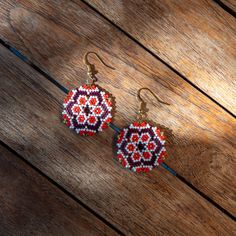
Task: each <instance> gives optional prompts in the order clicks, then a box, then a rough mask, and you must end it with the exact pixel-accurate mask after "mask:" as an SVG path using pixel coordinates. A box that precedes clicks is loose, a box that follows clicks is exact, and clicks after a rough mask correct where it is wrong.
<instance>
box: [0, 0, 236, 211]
mask: <svg viewBox="0 0 236 236" xmlns="http://www.w3.org/2000/svg"><path fill="white" fill-rule="evenodd" d="M20 3H21V4H22V6H20V5H17V6H15V7H12V5H11V4H9V8H8V10H9V12H8V13H3V12H1V18H2V22H7V23H5V26H7V24H10V25H11V27H6V28H3V29H2V30H1V34H2V35H3V36H4V39H5V40H7V41H8V42H10V43H11V44H12V45H18V46H19V47H18V48H19V49H20V50H21V51H22V52H24V54H26V55H27V56H28V57H29V58H30V59H31V60H32V61H33V62H34V63H35V64H36V65H37V66H39V67H40V68H41V69H42V70H44V71H45V72H47V73H48V74H50V75H52V76H53V77H54V78H56V79H57V80H58V81H59V82H61V83H62V84H64V85H65V86H67V87H69V88H72V87H75V86H77V85H79V84H81V83H84V82H85V76H86V71H85V67H84V65H83V63H82V56H83V54H84V53H85V52H86V51H90V50H95V51H99V53H100V54H101V55H102V57H103V58H104V59H105V60H106V61H108V62H109V63H110V64H111V65H115V67H116V71H114V72H113V71H110V70H108V69H106V68H105V69H104V67H102V66H100V64H99V63H97V65H98V68H99V72H100V73H99V75H100V77H102V78H101V79H100V81H99V84H100V85H101V86H102V87H104V88H105V89H107V90H109V91H110V92H111V93H112V94H113V95H114V96H116V105H117V111H118V112H117V113H116V119H115V124H116V125H117V126H119V127H123V126H126V125H128V124H129V123H130V122H132V121H133V120H134V118H135V116H136V114H135V113H136V111H137V101H136V98H135V93H136V91H137V90H138V89H139V88H140V87H151V88H152V89H153V91H154V92H156V93H157V94H158V95H159V96H160V97H161V98H162V99H164V100H166V101H168V102H169V103H171V106H162V107H159V106H158V104H156V103H155V102H153V101H152V102H150V105H149V108H150V113H149V117H150V119H152V120H154V121H157V122H159V123H160V124H161V125H164V126H166V127H169V128H170V129H171V130H172V131H173V137H172V138H171V140H170V146H169V156H170V158H169V159H168V160H167V163H168V164H169V165H170V166H171V167H172V168H173V169H175V170H176V171H177V172H178V173H179V174H180V175H182V176H183V177H184V178H185V179H187V181H189V182H191V183H192V184H193V185H194V186H195V187H196V188H198V189H199V190H200V191H202V192H203V193H205V194H206V195H208V196H209V197H210V198H212V199H213V200H214V201H215V202H217V203H218V204H219V205H221V206H222V207H223V208H225V209H226V210H227V211H229V212H231V213H232V214H236V201H235V195H236V186H235V185H236V176H235V174H234V170H235V158H234V157H235V152H236V150H235V120H234V119H233V118H232V116H230V115H229V114H227V113H226V112H224V111H223V110H222V109H221V108H219V107H218V106H217V105H216V104H215V103H213V102H211V101H210V100H209V99H206V97H204V96H203V95H202V94H201V93H199V92H198V91H196V90H195V89H194V88H193V87H192V86H190V85H189V84H187V83H186V82H185V81H183V80H182V79H181V78H180V77H178V76H177V75H176V74H175V73H173V72H171V71H170V70H169V69H168V68H167V67H166V66H164V65H163V64H162V63H160V62H159V61H158V60H155V58H153V57H152V56H150V54H149V53H147V52H146V51H145V50H143V49H141V48H140V47H139V46H138V45H136V44H135V43H133V42H132V41H131V40H129V39H128V38H127V37H125V36H124V35H123V34H122V33H121V32H119V31H117V30H116V29H115V28H114V27H112V26H111V25H110V24H108V23H107V22H106V21H105V20H103V19H101V18H99V17H98V16H97V15H95V14H94V12H93V11H92V10H90V9H89V8H88V7H86V5H84V4H83V3H79V5H76V4H74V3H72V2H68V1H61V2H60V5H58V4H56V2H54V1H50V2H49V1H45V2H44V3H40V2H35V1H21V2H20ZM4 4H5V2H4ZM63 9H66V13H65V12H64V11H63ZM5 15H9V17H8V18H6V17H4V16H5ZM29 19H30V20H29ZM95 25H96V27H94V26H95ZM98 26H99V27H98ZM13 29H14V30H13ZM127 101H128V102H127ZM148 101H150V100H148ZM60 103H61V101H60ZM108 140H109V139H108ZM105 143H106V142H105ZM106 144H107V143H106Z"/></svg>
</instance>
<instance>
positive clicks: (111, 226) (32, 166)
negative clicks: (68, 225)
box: [0, 140, 125, 235]
mask: <svg viewBox="0 0 236 236" xmlns="http://www.w3.org/2000/svg"><path fill="white" fill-rule="evenodd" d="M0 145H2V146H3V147H5V148H6V149H7V150H9V151H10V152H11V153H13V154H15V155H16V156H17V157H18V158H20V159H21V160H22V161H23V162H24V163H26V164H27V165H28V166H29V167H31V168H32V169H33V170H35V171H36V172H37V173H38V174H40V175H41V176H42V177H44V178H46V179H47V180H48V181H49V182H50V183H51V184H53V185H54V186H56V187H57V188H58V189H60V190H61V191H62V192H63V193H64V194H66V195H67V196H69V197H70V198H71V199H73V200H74V201H75V202H76V203H78V204H80V205H81V206H82V207H83V208H84V209H86V210H87V211H89V212H90V213H92V214H93V215H94V216H96V217H97V218H98V219H99V220H101V221H102V222H103V223H105V224H106V225H107V226H109V227H110V228H111V229H113V230H114V231H115V232H117V233H118V234H120V235H125V234H124V233H123V232H121V231H120V230H119V229H118V228H116V227H115V226H114V225H113V224H111V223H110V222H109V221H107V220H106V219H105V218H103V217H102V216H101V215H99V214H98V213H97V212H96V211H94V210H93V209H92V208H90V207H89V206H87V205H86V204H84V203H83V202H82V201H81V200H79V199H78V198H76V197H75V196H74V195H73V194H71V193H70V192H69V191H67V190H66V189H64V188H63V187H62V186H61V185H59V184H58V183H57V182H55V181H54V180H53V179H51V178H50V177H49V176H47V175H46V174H44V173H43V172H42V171H41V170H40V169H38V168H37V167H35V166H34V165H32V164H31V163H30V162H29V161H27V160H26V159H25V158H23V157H22V156H21V155H20V154H18V153H17V152H16V151H15V150H14V149H12V148H11V147H9V146H8V145H7V144H5V143H4V142H2V141H1V140H0Z"/></svg>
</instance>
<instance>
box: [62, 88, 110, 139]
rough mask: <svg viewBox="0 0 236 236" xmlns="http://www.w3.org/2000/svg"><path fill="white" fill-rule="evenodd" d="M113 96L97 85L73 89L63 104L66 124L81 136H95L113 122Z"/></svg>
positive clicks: (63, 115)
mask: <svg viewBox="0 0 236 236" xmlns="http://www.w3.org/2000/svg"><path fill="white" fill-rule="evenodd" d="M111 111H112V99H111V95H110V94H108V93H107V92H104V91H102V90H101V89H100V88H99V87H98V86H97V85H95V84H92V85H82V86H80V87H79V88H76V89H72V90H71V91H70V92H69V93H68V95H67V96H66V98H65V99H64V103H63V112H62V117H63V121H64V123H65V124H66V125H67V126H68V127H69V128H71V129H74V130H75V131H76V132H77V133H78V134H80V135H89V136H91V135H94V134H95V133H97V132H99V131H102V130H103V129H105V128H106V127H107V126H108V124H109V123H110V122H111V120H112V113H111Z"/></svg>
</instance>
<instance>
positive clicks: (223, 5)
mask: <svg viewBox="0 0 236 236" xmlns="http://www.w3.org/2000/svg"><path fill="white" fill-rule="evenodd" d="M212 1H213V2H215V3H216V4H218V5H219V6H220V7H221V8H223V9H224V10H225V11H227V12H228V13H229V14H230V15H232V16H233V17H235V18H236V12H235V11H234V10H233V9H231V8H230V7H228V6H227V5H225V4H224V3H223V2H222V1H220V0H212Z"/></svg>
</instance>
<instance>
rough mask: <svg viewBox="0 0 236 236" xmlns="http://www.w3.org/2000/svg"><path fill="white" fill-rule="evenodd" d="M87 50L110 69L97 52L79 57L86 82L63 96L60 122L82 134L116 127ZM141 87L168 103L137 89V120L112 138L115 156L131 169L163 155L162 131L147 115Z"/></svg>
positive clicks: (139, 169) (151, 165) (150, 165)
mask: <svg viewBox="0 0 236 236" xmlns="http://www.w3.org/2000/svg"><path fill="white" fill-rule="evenodd" d="M89 54H94V55H95V56H97V58H98V59H99V60H100V61H101V63H102V64H103V65H105V66H106V67H108V68H110V69H113V70H114V68H113V67H111V66H109V65H107V64H106V63H105V62H104V61H103V60H102V59H101V57H100V56H99V55H98V54H97V53H95V52H87V53H86V54H85V55H84V60H83V61H84V64H85V65H86V66H87V70H88V72H87V75H88V78H87V81H86V84H84V85H81V86H80V87H78V88H75V89H72V90H71V91H69V93H68V94H67V96H66V97H65V99H64V103H63V112H62V118H63V122H64V123H65V124H66V125H67V126H68V127H69V128H71V129H73V130H75V132H76V133H78V134H80V135H82V136H92V135H94V134H96V133H98V132H100V131H103V130H104V129H105V128H107V127H108V126H111V127H113V129H115V130H116V131H117V130H119V129H118V128H117V127H116V126H115V125H114V124H112V123H111V122H112V118H113V115H112V114H113V111H114V106H113V104H114V103H113V97H112V95H111V94H110V93H109V92H107V91H105V90H104V89H103V88H101V87H100V86H98V85H97V84H96V82H97V77H96V74H97V73H98V71H97V70H96V69H95V65H94V64H91V63H90V62H89V61H88V55H89ZM143 90H146V91H149V92H150V93H151V94H152V95H153V96H154V98H156V100H157V101H159V102H160V103H163V104H168V103H165V102H163V101H161V100H160V99H159V98H158V97H157V95H156V94H154V93H153V92H152V91H151V90H150V89H149V88H141V89H139V90H138V92H137V99H138V100H139V102H140V108H139V111H138V116H137V120H136V121H135V122H133V123H132V124H130V125H129V126H128V127H127V128H124V129H122V130H119V135H118V138H117V141H116V147H117V159H118V160H119V161H120V162H121V164H122V166H124V167H125V168H128V169H130V170H132V171H134V172H148V171H150V170H152V169H153V168H154V167H156V166H158V165H159V164H160V163H161V162H163V160H164V159H165V158H166V156H167V155H166V149H165V137H164V134H163V132H161V130H160V129H159V128H158V127H156V126H153V125H152V122H150V121H148V119H147V111H148V110H147V108H146V103H145V102H144V100H143V99H142V97H141V91H143ZM168 105H169V104H168Z"/></svg>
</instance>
